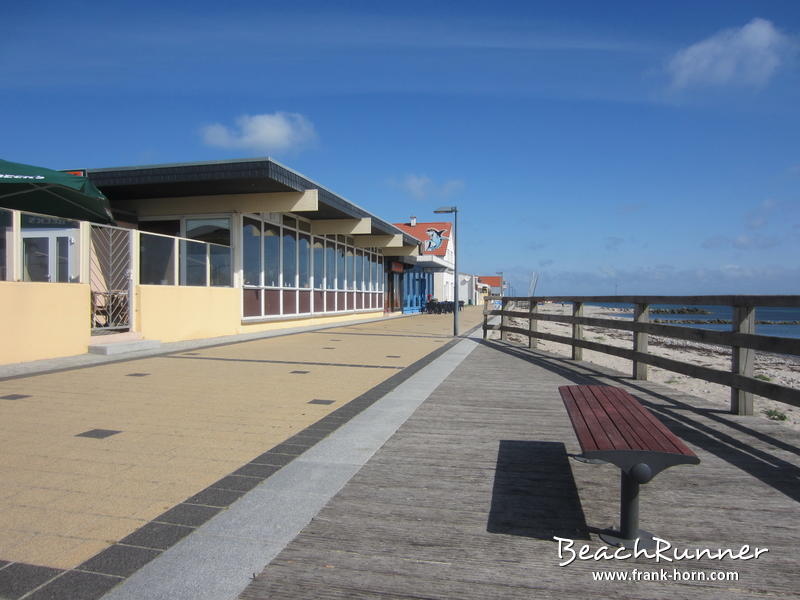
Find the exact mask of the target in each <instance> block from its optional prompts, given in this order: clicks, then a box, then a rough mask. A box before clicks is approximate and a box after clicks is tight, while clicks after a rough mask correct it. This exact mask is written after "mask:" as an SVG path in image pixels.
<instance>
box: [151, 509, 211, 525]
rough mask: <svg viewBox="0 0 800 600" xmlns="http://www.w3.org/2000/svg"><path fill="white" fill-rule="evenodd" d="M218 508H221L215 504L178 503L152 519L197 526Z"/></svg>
mask: <svg viewBox="0 0 800 600" xmlns="http://www.w3.org/2000/svg"><path fill="white" fill-rule="evenodd" d="M220 510H222V509H220V508H218V507H215V506H200V505H197V504H178V506H176V507H175V508H171V509H169V510H168V511H167V512H165V513H164V514H162V515H159V516H158V517H156V518H155V519H153V520H154V521H161V522H164V523H174V524H175V525H187V526H189V527H198V526H199V525H202V524H203V523H205V522H206V521H208V520H209V519H210V518H211V517H213V516H214V515H216V514H217V513H218V512H219V511H220Z"/></svg>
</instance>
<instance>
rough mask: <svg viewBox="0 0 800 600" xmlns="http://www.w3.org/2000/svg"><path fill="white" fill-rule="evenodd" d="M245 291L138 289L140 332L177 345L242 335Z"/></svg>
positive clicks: (160, 287) (137, 302)
mask: <svg viewBox="0 0 800 600" xmlns="http://www.w3.org/2000/svg"><path fill="white" fill-rule="evenodd" d="M241 293H242V291H241V290H239V289H236V288H222V287H192V286H172V285H140V286H137V287H136V316H137V319H136V323H137V326H136V331H138V332H139V333H141V334H142V336H143V337H144V338H145V339H148V340H159V341H161V342H177V341H180V340H195V339H199V338H207V337H217V336H220V335H231V334H234V333H238V327H239V321H240V319H239V314H240V312H241V309H240V308H239V302H240V300H239V298H240V294H241Z"/></svg>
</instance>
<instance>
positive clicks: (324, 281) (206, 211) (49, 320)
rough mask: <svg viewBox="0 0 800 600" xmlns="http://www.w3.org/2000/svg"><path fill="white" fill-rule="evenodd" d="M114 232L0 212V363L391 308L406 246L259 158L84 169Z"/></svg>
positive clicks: (406, 236) (412, 250)
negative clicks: (128, 339)
mask: <svg viewBox="0 0 800 600" xmlns="http://www.w3.org/2000/svg"><path fill="white" fill-rule="evenodd" d="M88 177H89V178H90V179H91V181H92V182H93V183H94V184H95V185H96V186H97V187H98V188H99V189H101V190H102V191H103V193H104V194H105V195H106V196H107V197H108V199H109V200H110V202H111V207H112V211H113V213H114V217H115V219H116V220H117V223H118V225H120V226H119V227H110V226H104V225H97V224H92V223H88V222H85V221H72V220H68V219H60V218H54V217H47V216H43V215H32V214H29V213H24V212H20V211H11V210H6V209H0V231H1V232H2V233H0V236H1V237H0V246H1V247H2V248H4V250H5V257H6V258H5V260H4V263H5V264H4V265H2V269H0V279H2V280H1V281H0V328H2V330H3V331H4V338H5V339H4V342H5V343H4V344H3V345H2V346H3V349H2V350H0V364H2V363H9V362H20V361H28V360H36V359H42V358H53V357H57V356H69V355H75V354H82V353H85V352H86V351H87V348H88V347H89V346H90V345H92V343H93V342H96V341H97V340H98V339H99V338H98V336H99V335H102V334H108V333H114V332H126V331H127V332H131V333H134V334H136V335H137V336H138V337H140V338H142V339H144V340H158V341H162V342H171V341H179V340H188V339H199V338H208V337H216V336H223V335H231V334H240V333H250V332H259V331H265V330H269V329H276V328H281V327H288V326H296V325H298V324H303V325H314V324H335V323H340V322H346V321H348V320H353V319H362V318H365V317H370V316H380V315H383V314H384V312H385V311H395V310H400V309H401V307H402V297H403V296H402V274H403V273H404V271H405V269H406V266H407V264H408V263H410V262H413V260H414V257H415V256H417V255H418V254H419V243H420V242H419V240H418V239H417V238H416V237H415V236H414V235H413V234H411V233H409V232H407V231H405V230H403V229H402V228H399V227H396V226H394V225H392V224H391V223H388V222H386V221H384V220H382V219H381V218H379V217H377V216H375V215H373V214H372V213H370V212H368V211H366V210H365V209H363V208H361V207H360V206H358V205H356V204H354V203H352V202H350V201H348V200H346V199H345V198H343V197H341V196H338V195H336V194H334V193H333V192H331V191H330V190H328V189H326V188H324V187H323V186H321V185H319V184H317V183H315V182H314V181H312V180H310V179H308V178H306V177H304V176H303V175H301V174H299V173H297V172H295V171H292V170H291V169H289V168H287V167H285V166H283V165H280V164H278V163H277V162H275V161H273V160H271V159H268V158H267V159H247V160H230V161H215V162H203V163H189V164H168V165H152V166H141V167H119V168H108V169H91V170H88Z"/></svg>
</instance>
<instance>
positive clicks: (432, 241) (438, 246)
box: [395, 222, 453, 256]
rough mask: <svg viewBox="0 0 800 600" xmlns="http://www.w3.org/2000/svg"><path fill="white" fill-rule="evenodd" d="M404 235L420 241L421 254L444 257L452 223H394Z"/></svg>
mask: <svg viewBox="0 0 800 600" xmlns="http://www.w3.org/2000/svg"><path fill="white" fill-rule="evenodd" d="M395 225H396V226H397V227H399V228H400V229H402V230H403V231H405V232H406V233H408V234H410V235H413V236H414V237H415V238H417V239H418V240H421V241H422V254H428V255H431V254H432V255H434V256H444V255H445V253H446V252H447V243H448V241H449V240H450V229H451V227H452V226H453V224H452V223H445V222H436V223H417V224H416V225H414V226H412V225H411V224H410V223H395Z"/></svg>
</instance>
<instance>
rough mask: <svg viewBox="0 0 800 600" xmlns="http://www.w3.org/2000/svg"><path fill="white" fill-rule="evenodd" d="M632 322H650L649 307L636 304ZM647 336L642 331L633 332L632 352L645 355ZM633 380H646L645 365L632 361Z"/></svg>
mask: <svg viewBox="0 0 800 600" xmlns="http://www.w3.org/2000/svg"><path fill="white" fill-rule="evenodd" d="M633 322H634V323H649V322H650V305H648V304H637V305H636V306H635V307H634V309H633ZM647 343H648V335H647V333H646V332H643V331H634V332H633V351H634V352H644V353H645V354H647ZM633 378H634V379H641V380H643V381H646V380H647V363H643V362H639V361H638V360H634V361H633Z"/></svg>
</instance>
